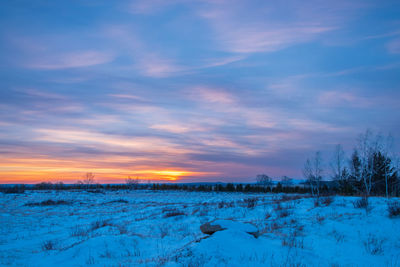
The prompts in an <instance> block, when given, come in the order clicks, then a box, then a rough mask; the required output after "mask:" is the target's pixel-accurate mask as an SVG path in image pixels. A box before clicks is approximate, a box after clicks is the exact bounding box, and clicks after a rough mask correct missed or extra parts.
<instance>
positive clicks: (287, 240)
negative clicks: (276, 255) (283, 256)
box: [282, 232, 304, 248]
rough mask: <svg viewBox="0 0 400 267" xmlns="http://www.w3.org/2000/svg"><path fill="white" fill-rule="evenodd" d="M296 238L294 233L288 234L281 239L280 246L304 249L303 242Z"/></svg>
mask: <svg viewBox="0 0 400 267" xmlns="http://www.w3.org/2000/svg"><path fill="white" fill-rule="evenodd" d="M296 237H297V234H296V233H295V232H292V233H290V235H289V236H287V237H284V238H283V239H282V246H286V247H290V248H304V240H303V239H298V238H296Z"/></svg>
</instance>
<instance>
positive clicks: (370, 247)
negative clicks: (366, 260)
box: [364, 234, 384, 255]
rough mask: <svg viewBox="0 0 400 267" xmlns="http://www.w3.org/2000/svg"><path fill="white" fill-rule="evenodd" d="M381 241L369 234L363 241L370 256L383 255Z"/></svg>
mask: <svg viewBox="0 0 400 267" xmlns="http://www.w3.org/2000/svg"><path fill="white" fill-rule="evenodd" d="M383 241H384V240H383V239H378V238H377V237H376V236H374V235H372V234H370V235H369V236H368V238H367V240H365V241H364V247H365V249H366V250H367V252H368V253H370V254H372V255H381V254H383V248H382V245H383Z"/></svg>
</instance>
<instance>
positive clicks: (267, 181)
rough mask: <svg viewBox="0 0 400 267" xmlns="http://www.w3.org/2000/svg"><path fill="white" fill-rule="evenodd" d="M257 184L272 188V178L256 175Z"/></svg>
mask: <svg viewBox="0 0 400 267" xmlns="http://www.w3.org/2000/svg"><path fill="white" fill-rule="evenodd" d="M256 179H257V184H259V185H262V186H264V187H268V186H272V184H273V182H272V178H271V177H269V176H268V175H266V174H259V175H257V178H256Z"/></svg>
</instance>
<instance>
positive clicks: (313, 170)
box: [303, 151, 323, 198]
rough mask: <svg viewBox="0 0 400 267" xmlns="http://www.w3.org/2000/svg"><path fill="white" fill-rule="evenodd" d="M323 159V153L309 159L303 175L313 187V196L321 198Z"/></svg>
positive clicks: (317, 153)
mask: <svg viewBox="0 0 400 267" xmlns="http://www.w3.org/2000/svg"><path fill="white" fill-rule="evenodd" d="M322 173H323V169H322V157H321V152H319V151H317V152H315V155H314V157H313V158H312V159H307V160H306V163H305V164H304V168H303V175H304V177H305V178H306V179H307V181H308V183H309V184H310V187H311V193H312V195H313V196H314V197H315V196H316V197H317V198H319V196H320V193H319V188H320V184H321V180H322Z"/></svg>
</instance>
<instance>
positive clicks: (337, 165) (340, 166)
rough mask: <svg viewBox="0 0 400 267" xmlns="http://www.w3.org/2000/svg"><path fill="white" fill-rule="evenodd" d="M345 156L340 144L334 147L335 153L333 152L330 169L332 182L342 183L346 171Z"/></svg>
mask: <svg viewBox="0 0 400 267" xmlns="http://www.w3.org/2000/svg"><path fill="white" fill-rule="evenodd" d="M345 166H346V156H345V153H344V151H343V147H342V145H341V144H337V145H336V146H335V151H334V152H333V158H332V162H331V169H332V173H333V177H332V178H333V180H336V181H342V180H343V179H345V178H346V177H344V176H345V169H346V167H345Z"/></svg>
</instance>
